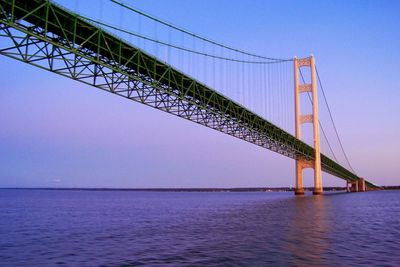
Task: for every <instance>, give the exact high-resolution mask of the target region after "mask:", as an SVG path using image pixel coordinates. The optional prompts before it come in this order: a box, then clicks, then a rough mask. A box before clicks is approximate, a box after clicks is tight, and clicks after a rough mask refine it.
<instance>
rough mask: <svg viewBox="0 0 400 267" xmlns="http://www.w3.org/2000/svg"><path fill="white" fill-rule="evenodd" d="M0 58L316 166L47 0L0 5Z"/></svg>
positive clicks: (227, 103)
mask: <svg viewBox="0 0 400 267" xmlns="http://www.w3.org/2000/svg"><path fill="white" fill-rule="evenodd" d="M0 54H2V55H5V56H8V57H11V58H14V59H17V60H20V61H22V62H25V63H28V64H31V65H34V66H36V67H39V68H42V69H45V70H48V71H51V72H55V73H57V74H59V75H62V76H66V77H69V78H71V79H74V80H77V81H80V82H83V83H86V84H89V85H91V86H94V87H97V88H99V89H102V90H106V91H108V92H110V93H114V94H117V95H120V96H122V97H125V98H128V99H130V100H133V101H136V102H140V103H142V104H145V105H148V106H151V107H153V108H156V109H159V110H163V111H165V112H168V113H171V114H173V115H176V116H178V117H181V118H184V119H187V120H190V121H193V122H196V123H198V124H201V125H204V126H207V127H209V128H212V129H215V130H218V131H221V132H223V133H226V134H229V135H232V136H234V137H237V138H240V139H243V140H245V141H248V142H250V143H253V144H256V145H259V146H261V147H264V148H267V149H270V150H272V151H275V152H277V153H280V154H282V155H284V156H287V157H290V158H293V159H298V158H304V159H307V160H313V158H314V149H313V148H312V147H310V146H309V145H307V144H306V143H304V142H302V141H300V140H298V139H297V138H295V137H294V136H293V135H291V134H289V133H287V132H286V131H284V130H282V129H280V128H279V127H277V126H275V125H273V124H272V123H270V122H268V121H266V120H265V119H263V118H261V117H260V116H258V115H257V114H254V113H253V112H251V111H249V110H247V109H246V108H244V107H243V106H241V105H239V104H237V103H235V102H234V101H232V100H230V99H228V98H227V97H225V96H223V95H221V94H220V93H218V92H216V91H214V90H212V89H210V88H208V87H207V86H205V85H204V84H202V83H200V82H198V81H196V80H194V79H193V78H190V77H188V76H187V75H185V74H184V73H182V72H180V71H178V70H176V69H174V68H173V67H171V66H169V65H167V64H165V63H163V62H161V61H159V60H157V59H156V58H154V57H152V56H150V55H148V54H146V53H145V52H143V51H141V50H140V49H138V48H136V47H134V46H132V45H131V44H128V43H126V42H124V41H123V40H121V39H119V38H118V37H116V36H113V35H112V34H110V33H108V32H107V31H105V30H104V29H101V28H100V27H99V26H97V25H94V24H93V23H91V22H89V21H86V20H84V19H82V18H81V17H80V16H78V15H77V14H74V13H71V12H70V11H68V10H66V9H64V8H62V7H60V6H58V5H56V4H54V3H52V2H49V1H46V0H0ZM321 158H322V170H323V171H325V172H328V173H330V174H332V175H334V176H337V177H339V178H342V179H345V180H348V181H354V180H356V179H357V178H358V177H357V175H355V174H354V173H352V172H350V171H349V170H347V169H346V168H344V167H342V166H341V165H339V164H337V163H336V162H334V161H333V160H331V159H329V158H328V157H326V156H324V155H321ZM368 186H370V187H374V186H373V185H372V184H370V183H368Z"/></svg>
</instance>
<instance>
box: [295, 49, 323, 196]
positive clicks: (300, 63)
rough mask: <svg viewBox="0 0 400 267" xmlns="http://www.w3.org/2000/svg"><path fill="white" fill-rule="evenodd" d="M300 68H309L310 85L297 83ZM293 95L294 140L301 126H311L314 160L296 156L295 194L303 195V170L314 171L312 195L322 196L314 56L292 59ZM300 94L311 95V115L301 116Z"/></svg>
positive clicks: (299, 133)
mask: <svg viewBox="0 0 400 267" xmlns="http://www.w3.org/2000/svg"><path fill="white" fill-rule="evenodd" d="M301 67H309V68H310V73H311V83H309V84H307V83H303V84H301V83H300V81H299V71H300V68H301ZM294 91H295V93H294V95H295V128H296V138H297V139H300V140H301V125H302V124H303V123H312V124H313V137H314V153H315V154H314V160H312V161H311V160H310V159H309V158H307V157H306V156H305V155H297V156H296V188H295V194H296V195H302V194H304V188H303V169H304V168H313V169H314V191H313V194H314V195H319V194H322V191H323V189H322V178H321V152H320V136H319V119H318V97H317V82H316V70H315V59H314V56H311V57H308V58H301V59H297V58H295V59H294ZM301 93H311V95H312V114H307V115H301V109H300V95H301Z"/></svg>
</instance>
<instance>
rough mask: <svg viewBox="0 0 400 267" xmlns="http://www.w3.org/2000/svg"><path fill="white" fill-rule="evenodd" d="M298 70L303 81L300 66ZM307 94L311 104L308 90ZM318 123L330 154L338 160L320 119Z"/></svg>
mask: <svg viewBox="0 0 400 267" xmlns="http://www.w3.org/2000/svg"><path fill="white" fill-rule="evenodd" d="M299 72H300V77H301V80H302V81H303V83H305V80H304V76H303V73H302V72H301V69H300V68H299ZM307 96H308V99H309V100H310V102H311V104H313V101H312V99H311V96H310V93H309V92H308V93H307ZM318 124H319V126H320V127H321V131H322V135H323V136H324V138H325V140H326V143H327V144H328V147H329V150H330V151H331V153H332V155H333V158H334V159H335V161H336V162H339V161H338V159H337V158H336V155H335V152H333V149H332V146H331V144H330V143H329V140H328V137H327V136H326V134H325V130H324V127H322V123H321V121H320V120H318Z"/></svg>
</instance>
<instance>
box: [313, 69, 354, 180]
mask: <svg viewBox="0 0 400 267" xmlns="http://www.w3.org/2000/svg"><path fill="white" fill-rule="evenodd" d="M315 71H316V73H317V78H318V83H319V86H320V87H321V91H322V95H323V96H324V100H325V104H326V106H327V108H328V113H329V117H330V119H331V121H332V124H333V129H335V133H336V137H337V139H338V141H339V144H340V148H341V149H342V151H343V155H344V157H345V159H346V162H347V164H349V167H350V169H351V170H352V171H353V173H355V171H354V169H353V167H352V166H351V164H350V161H349V158H348V157H347V154H346V152H345V151H344V148H343V144H342V141H341V140H340V137H339V133H338V130H337V128H336V125H335V121H334V120H333V116H332V112H331V109H330V107H329V104H328V101H327V98H326V95H325V91H324V87H323V86H322V82H321V78H320V76H319V73H318V69H317V66H315Z"/></svg>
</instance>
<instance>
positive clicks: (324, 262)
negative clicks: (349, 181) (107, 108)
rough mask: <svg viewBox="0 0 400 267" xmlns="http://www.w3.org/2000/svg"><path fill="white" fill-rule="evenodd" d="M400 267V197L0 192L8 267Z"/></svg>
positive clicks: (1, 250)
mask: <svg viewBox="0 0 400 267" xmlns="http://www.w3.org/2000/svg"><path fill="white" fill-rule="evenodd" d="M58 264H60V265H67V266H71V265H72V266H98V265H106V266H121V265H122V266H129V265H132V266H137V265H149V266H156V265H159V266H351V265H357V266H358V265H365V266H400V191H378V192H367V193H349V194H346V193H337V194H325V195H324V196H305V197H294V196H293V195H292V193H186V192H185V193H184V192H132V191H62V190H11V189H2V190H0V265H2V266H49V265H58Z"/></svg>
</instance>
